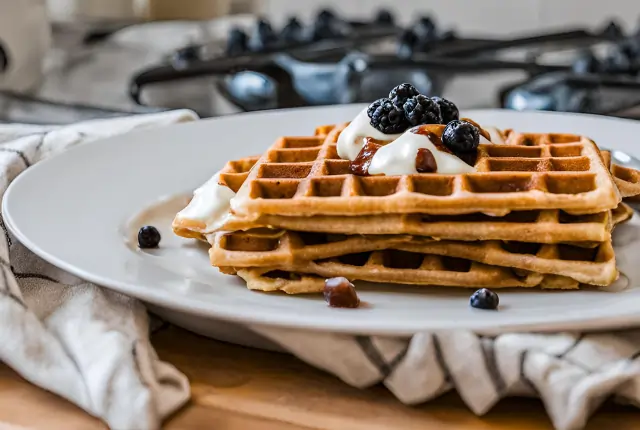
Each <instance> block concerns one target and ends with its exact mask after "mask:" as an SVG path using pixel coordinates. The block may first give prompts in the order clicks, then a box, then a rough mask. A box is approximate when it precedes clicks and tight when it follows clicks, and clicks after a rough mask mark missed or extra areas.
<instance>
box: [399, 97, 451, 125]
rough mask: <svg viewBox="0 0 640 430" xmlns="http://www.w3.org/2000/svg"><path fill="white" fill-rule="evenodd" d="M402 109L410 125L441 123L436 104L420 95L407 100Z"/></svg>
mask: <svg viewBox="0 0 640 430" xmlns="http://www.w3.org/2000/svg"><path fill="white" fill-rule="evenodd" d="M403 109H404V114H405V116H406V117H407V120H408V121H409V123H410V124H411V125H420V124H440V123H441V122H442V116H441V115H440V107H439V106H438V104H437V103H436V102H435V101H433V100H432V99H430V98H429V97H427V96H423V95H422V94H418V95H417V96H414V97H411V98H409V99H407V101H406V102H404V106H403Z"/></svg>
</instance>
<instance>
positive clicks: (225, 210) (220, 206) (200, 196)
mask: <svg viewBox="0 0 640 430" xmlns="http://www.w3.org/2000/svg"><path fill="white" fill-rule="evenodd" d="M219 180H220V172H218V173H216V174H215V175H214V176H213V177H212V178H211V179H209V180H208V181H207V182H206V183H205V184H204V185H202V186H201V187H200V188H198V189H197V190H195V191H194V192H193V198H192V199H191V202H190V203H189V204H188V205H187V207H186V208H184V209H182V210H181V211H180V212H178V214H177V215H176V218H178V219H185V220H193V221H201V222H203V223H205V224H206V231H208V232H210V231H213V230H216V229H217V228H220V227H221V226H222V225H223V224H224V223H225V222H226V221H227V219H228V218H229V216H231V213H230V207H231V206H230V202H231V199H232V198H233V197H234V196H235V195H236V193H234V192H233V191H232V190H231V189H230V188H229V187H226V186H224V185H220V184H219V183H218V181H219Z"/></svg>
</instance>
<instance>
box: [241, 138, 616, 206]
mask: <svg viewBox="0 0 640 430" xmlns="http://www.w3.org/2000/svg"><path fill="white" fill-rule="evenodd" d="M340 131H341V128H339V127H338V128H336V129H334V130H332V131H331V132H330V133H329V134H328V135H327V136H326V137H323V136H314V137H283V138H280V139H279V140H278V141H277V142H276V143H275V144H274V145H273V146H272V147H271V148H270V149H269V150H268V151H267V152H266V153H265V155H264V156H263V157H261V158H260V159H259V160H258V161H257V162H256V165H255V168H254V169H252V170H251V172H250V173H249V175H248V177H247V180H246V181H245V183H244V185H243V186H242V187H241V188H240V190H239V192H238V195H237V197H236V198H235V199H234V200H233V202H232V209H233V211H234V212H235V213H238V214H240V215H242V216H256V214H279V215H306V216H308V215H316V214H324V215H354V214H359V215H363V214H376V213H415V212H420V213H431V214H456V213H472V212H482V211H486V212H492V213H493V214H495V215H497V214H505V213H507V212H508V211H510V210H525V209H564V210H567V211H569V212H571V213H577V214H579V213H595V212H601V211H605V210H608V209H612V208H614V207H616V206H617V204H618V202H619V200H620V196H619V194H618V192H617V189H616V187H615V185H614V182H613V180H612V178H611V175H610V174H609V172H608V170H607V168H606V167H605V165H604V163H603V160H602V159H601V157H600V155H599V151H598V149H597V147H596V146H595V144H594V143H593V142H591V141H590V140H588V139H586V138H583V137H580V136H572V135H548V134H544V135H535V134H520V133H511V134H510V135H509V136H508V142H507V144H505V145H492V144H487V145H480V147H479V150H478V161H477V163H476V170H477V171H476V172H474V173H469V174H464V175H439V174H425V175H404V176H367V177H362V176H355V175H352V174H349V173H348V172H349V163H350V162H349V161H347V160H342V159H340V158H339V157H338V155H337V150H336V141H337V137H338V135H339V132H340ZM505 208H508V209H505Z"/></svg>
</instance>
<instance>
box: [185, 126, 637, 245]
mask: <svg viewBox="0 0 640 430" xmlns="http://www.w3.org/2000/svg"><path fill="white" fill-rule="evenodd" d="M332 128H333V126H324V127H320V128H319V129H318V133H319V134H323V133H326V132H327V130H331V129H332ZM507 135H508V136H509V137H510V144H517V142H520V143H521V142H522V141H523V140H524V138H523V137H522V136H523V135H522V134H514V133H513V132H511V131H508V132H507ZM524 136H527V135H524ZM533 136H534V137H535V136H536V135H533ZM544 136H545V138H546V139H547V140H552V137H549V136H547V135H544ZM556 140H557V139H556ZM601 155H602V158H603V162H604V163H605V165H606V166H610V171H611V173H612V175H613V178H614V181H615V184H616V185H617V187H618V189H619V190H620V193H621V194H622V195H623V196H624V197H630V196H637V195H639V194H640V182H638V178H640V172H639V171H637V170H634V169H629V168H625V167H621V166H617V165H611V164H610V154H609V152H608V151H602V152H601ZM259 158H260V157H259V156H254V157H246V158H243V159H240V160H234V161H230V162H228V163H227V164H226V166H225V167H224V168H223V169H222V171H221V172H220V179H221V182H222V183H224V184H226V185H227V186H229V188H231V189H232V190H233V191H236V192H237V191H238V189H240V187H241V186H242V185H243V183H244V182H245V180H246V179H247V177H248V175H249V171H250V170H251V168H252V167H253V166H254V165H255V163H256V162H257V161H258V159H259ZM608 218H609V215H608V214H607V212H606V211H605V212H602V213H600V214H591V215H588V216H574V215H571V214H568V213H566V212H564V211H560V210H554V209H550V210H542V211H515V212H511V214H509V215H507V216H505V217H495V216H487V215H483V214H479V213H478V214H472V215H463V216H446V215H440V216H425V215H424V214H383V215H376V216H359V217H352V216H330V215H329V216H327V215H318V216H312V217H308V216H303V217H295V216H281V215H274V214H263V215H259V216H257V217H256V218H246V217H240V216H237V215H232V216H230V217H229V218H228V222H227V223H226V224H224V225H223V226H222V227H221V228H220V230H226V231H233V230H248V229H252V228H256V227H269V226H271V227H275V228H283V229H288V230H297V231H312V232H313V231H315V232H331V233H352V234H411V235H418V236H431V237H437V238H441V239H450V240H470V238H472V237H474V235H475V236H476V237H477V239H480V240H496V239H498V240H520V241H524V242H540V243H562V242H578V241H594V242H601V241H604V240H607V239H608V237H609V225H610V223H609V222H608ZM173 227H174V231H175V232H176V234H178V235H180V236H183V237H187V238H198V239H201V240H204V236H203V234H202V233H208V231H206V228H205V225H204V224H203V223H200V222H198V221H194V220H185V219H176V220H174V224H173Z"/></svg>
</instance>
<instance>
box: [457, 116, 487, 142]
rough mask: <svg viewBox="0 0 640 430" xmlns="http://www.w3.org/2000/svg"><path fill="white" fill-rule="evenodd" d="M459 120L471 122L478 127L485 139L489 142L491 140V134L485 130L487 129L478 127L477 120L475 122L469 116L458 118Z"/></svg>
mask: <svg viewBox="0 0 640 430" xmlns="http://www.w3.org/2000/svg"><path fill="white" fill-rule="evenodd" d="M460 121H466V122H468V123H470V124H473V125H474V126H475V127H476V128H477V129H478V131H479V132H480V134H481V135H482V136H483V137H484V138H485V139H487V140H488V141H489V142H491V135H490V134H489V132H487V130H485V129H484V128H482V127H480V124H478V123H477V122H475V121H474V120H472V119H469V118H460Z"/></svg>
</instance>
